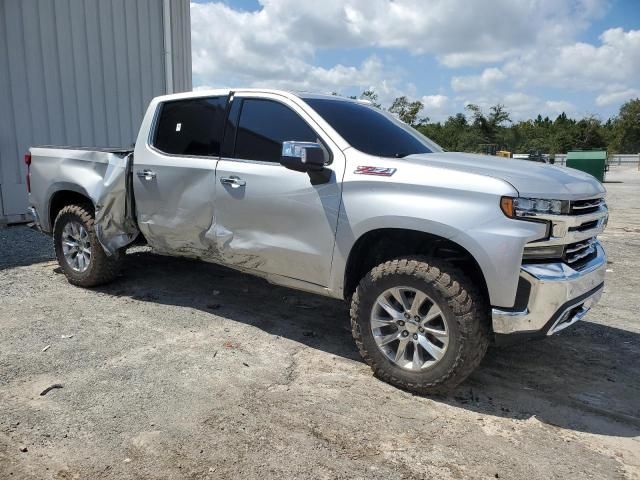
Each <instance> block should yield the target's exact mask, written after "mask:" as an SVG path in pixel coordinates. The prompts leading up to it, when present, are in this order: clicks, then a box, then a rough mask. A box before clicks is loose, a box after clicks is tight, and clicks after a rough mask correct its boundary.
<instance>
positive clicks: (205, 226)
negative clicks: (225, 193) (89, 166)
mask: <svg viewBox="0 0 640 480" xmlns="http://www.w3.org/2000/svg"><path fill="white" fill-rule="evenodd" d="M226 102H227V97H226V96H219V97H202V98H189V99H184V100H171V101H167V102H165V103H162V104H160V106H159V110H158V112H157V114H156V121H155V124H156V127H155V129H154V134H153V137H152V138H151V139H149V144H146V142H140V143H142V144H141V145H136V151H135V154H134V166H133V175H134V177H133V187H134V195H135V201H136V213H137V219H138V226H139V228H140V231H141V232H142V234H143V235H144V236H145V238H146V239H147V241H148V243H149V245H151V246H152V247H153V248H154V250H156V251H157V252H159V253H167V254H171V255H184V256H189V257H197V258H203V259H205V260H216V258H217V256H216V251H215V237H214V236H213V234H212V225H213V222H214V217H215V215H214V208H213V207H214V203H213V202H214V191H215V168H216V163H217V161H218V158H219V154H220V143H221V139H222V130H223V127H224V118H225V110H226Z"/></svg>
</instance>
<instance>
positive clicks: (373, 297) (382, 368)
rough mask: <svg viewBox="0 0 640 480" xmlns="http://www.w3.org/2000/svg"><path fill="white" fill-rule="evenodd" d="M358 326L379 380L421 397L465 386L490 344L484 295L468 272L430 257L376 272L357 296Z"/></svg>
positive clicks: (359, 339)
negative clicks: (423, 394)
mask: <svg viewBox="0 0 640 480" xmlns="http://www.w3.org/2000/svg"><path fill="white" fill-rule="evenodd" d="M351 326H352V333H353V336H354V338H355V340H356V344H357V345H358V349H359V350H360V353H361V355H362V357H363V358H364V360H365V361H366V362H367V363H368V364H369V365H370V366H371V368H372V369H373V371H374V373H375V374H376V376H378V377H379V378H381V379H382V380H384V381H386V382H389V383H391V384H393V385H396V386H398V387H401V388H404V389H406V390H410V391H414V392H417V393H427V394H428V393H444V392H446V391H448V390H450V389H452V388H453V387H455V386H456V385H458V384H459V383H460V382H462V381H463V380H464V379H465V378H466V377H467V376H468V375H469V374H470V373H471V372H472V371H473V370H474V369H475V368H476V367H477V366H478V365H479V364H480V361H481V360H482V358H483V357H484V354H485V352H486V350H487V346H488V344H489V328H488V308H487V307H486V302H485V300H484V297H483V295H482V294H481V293H480V292H479V291H478V289H476V288H475V287H474V285H473V284H472V282H471V281H470V280H469V279H468V278H467V277H466V276H465V275H464V274H463V273H462V272H460V271H459V270H457V269H456V268H454V267H453V266H451V265H449V264H447V263H445V262H441V261H439V260H437V259H432V258H427V257H413V258H403V259H398V260H392V261H389V262H386V263H383V264H381V265H379V266H377V267H375V268H374V269H373V270H371V271H370V272H369V273H368V274H367V275H366V276H365V277H364V278H363V279H362V281H361V282H360V284H359V285H358V288H357V289H356V292H355V294H354V296H353V299H352V304H351Z"/></svg>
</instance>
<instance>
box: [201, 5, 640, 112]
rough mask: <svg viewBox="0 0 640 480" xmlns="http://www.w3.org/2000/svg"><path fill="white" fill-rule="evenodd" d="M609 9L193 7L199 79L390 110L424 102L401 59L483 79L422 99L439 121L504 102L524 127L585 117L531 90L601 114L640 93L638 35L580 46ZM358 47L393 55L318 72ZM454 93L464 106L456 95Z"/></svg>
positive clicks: (614, 32) (465, 79)
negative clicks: (329, 57)
mask: <svg viewBox="0 0 640 480" xmlns="http://www.w3.org/2000/svg"><path fill="white" fill-rule="evenodd" d="M610 1H611V0H486V1H484V2H469V1H468V0H430V2H428V3H427V2H424V1H423V0H322V1H321V2H311V1H302V0H259V2H260V8H259V9H258V10H256V11H241V10H236V9H234V8H231V7H229V6H228V5H226V4H225V3H222V2H221V1H218V2H213V3H207V4H199V3H192V4H191V21H192V49H193V73H194V80H195V84H196V85H198V84H200V85H203V84H206V85H211V86H214V87H233V86H235V87H238V86H253V87H257V86H265V87H267V86H268V87H278V88H287V89H294V90H314V91H323V92H331V91H337V92H341V93H344V92H345V91H348V92H349V93H355V92H357V91H362V90H365V89H369V88H373V89H374V90H375V91H376V92H377V93H378V95H379V99H380V101H381V103H383V104H386V105H388V104H390V103H391V101H392V100H393V99H394V98H395V97H397V96H400V95H407V96H409V97H410V98H421V96H422V95H424V93H425V92H418V91H417V90H418V89H417V88H416V87H415V86H413V85H412V84H411V83H410V82H409V81H408V79H407V75H406V72H403V71H402V70H399V69H398V68H399V67H397V66H395V63H394V59H393V53H394V52H395V51H396V50H398V51H404V52H410V53H412V54H414V55H417V56H421V55H429V56H433V57H435V58H436V59H437V60H438V61H439V62H440V63H441V65H443V67H442V68H445V67H448V68H459V67H473V68H475V69H477V68H481V69H482V70H481V71H479V72H478V73H474V74H471V75H460V74H458V75H454V76H453V77H452V78H451V79H450V80H449V83H450V84H449V85H448V86H447V85H443V86H442V87H443V88H440V89H438V90H440V92H439V94H435V95H425V96H422V98H421V101H422V102H423V103H424V104H425V114H426V115H429V116H430V117H431V118H432V119H440V118H445V117H446V116H447V115H448V114H451V113H455V112H456V111H460V110H461V108H462V107H463V105H462V103H461V100H469V101H471V102H473V103H478V104H482V102H484V101H486V102H493V103H497V102H501V103H505V104H507V106H508V107H510V108H511V109H512V110H511V111H512V112H513V115H514V117H516V118H519V117H520V116H525V115H528V114H530V113H531V114H537V113H538V111H540V112H542V113H543V114H545V112H548V114H550V115H552V114H557V113H560V112H561V111H567V113H569V112H571V111H574V112H575V110H576V107H575V105H573V104H571V103H569V102H567V101H565V100H563V99H552V100H548V99H542V98H540V97H539V95H540V93H539V92H537V93H536V95H532V94H531V93H530V91H531V90H532V89H533V88H534V87H536V86H543V87H558V88H564V89H568V90H571V91H576V90H586V91H591V92H594V93H593V95H594V97H595V98H594V100H593V102H595V105H598V106H605V105H611V104H614V103H616V102H618V101H622V100H623V99H624V96H625V95H627V94H628V93H631V94H633V93H634V92H635V93H637V92H638V86H639V85H640V30H631V31H624V30H622V29H620V28H612V29H609V30H607V31H605V32H604V33H603V34H602V35H601V37H600V42H599V44H597V45H593V44H589V43H584V42H576V40H575V39H576V38H577V35H578V34H579V33H580V32H583V31H584V30H585V29H586V27H588V26H589V25H590V23H591V22H592V21H593V20H594V19H595V18H598V17H600V16H602V15H603V14H604V13H605V12H606V10H607V8H608V6H609V3H610ZM358 48H383V49H386V52H378V53H376V54H375V55H371V56H369V57H368V58H365V59H364V60H363V61H358V62H355V63H353V64H350V63H348V62H341V63H339V62H336V63H335V64H326V63H325V64H323V65H318V62H317V58H316V56H317V54H318V53H320V52H322V51H324V50H332V49H349V50H353V49H358ZM472 71H473V70H472ZM427 74H429V72H427ZM445 81H447V80H445ZM613 85H615V88H613V87H612V86H613ZM449 88H450V90H451V91H453V92H455V93H457V94H462V95H464V98H463V99H460V98H457V99H456V98H452V96H448V93H449ZM512 90H516V91H515V93H514V92H513V91H512ZM536 109H538V110H536Z"/></svg>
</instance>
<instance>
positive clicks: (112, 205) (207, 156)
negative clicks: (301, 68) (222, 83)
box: [25, 89, 608, 393]
mask: <svg viewBox="0 0 640 480" xmlns="http://www.w3.org/2000/svg"><path fill="white" fill-rule="evenodd" d="M25 161H26V162H27V164H28V165H29V174H28V175H29V178H28V185H29V188H30V202H31V205H32V210H31V211H32V214H33V216H34V217H35V219H36V224H37V225H38V226H39V227H40V228H41V230H42V231H44V232H46V233H49V234H52V235H53V238H54V245H55V251H56V255H57V258H58V261H59V262H60V266H61V267H62V269H63V270H64V272H65V274H66V276H67V278H68V280H69V282H70V283H72V284H74V285H79V286H82V287H93V286H96V285H98V284H101V283H104V282H107V281H110V280H112V279H113V278H114V277H116V275H117V272H118V268H119V266H120V265H121V262H122V261H123V260H124V258H125V255H124V252H125V249H126V247H127V246H128V245H130V244H131V243H132V242H144V243H146V244H148V245H149V246H151V247H152V249H153V250H154V251H155V252H157V253H159V254H163V255H174V256H185V257H191V258H198V259H202V260H205V261H209V262H215V263H219V264H223V265H226V266H229V267H232V268H236V269H238V270H242V271H245V272H248V273H251V274H254V275H259V276H262V277H264V278H266V279H267V280H268V281H270V282H272V283H275V284H279V285H285V286H287V287H291V288H295V289H300V290H305V291H308V292H313V293H317V294H320V295H326V296H329V297H334V298H339V299H344V300H346V301H347V302H350V305H351V325H352V332H353V336H354V338H355V341H356V344H357V346H358V349H359V350H360V353H361V354H362V356H363V358H364V359H365V361H366V362H367V363H368V364H369V365H370V366H371V368H372V369H373V371H374V372H375V373H376V375H377V376H378V377H379V378H381V379H383V380H385V381H388V382H390V383H392V384H394V385H397V386H399V387H402V388H405V389H408V390H412V391H415V392H420V393H438V392H444V391H446V390H449V389H451V388H452V387H454V386H455V385H457V384H458V383H460V382H461V381H462V380H464V379H465V378H466V377H467V376H468V375H469V374H470V373H471V372H472V371H473V370H474V369H475V368H476V367H477V366H478V364H479V363H480V361H481V360H482V358H483V356H484V354H485V351H486V349H487V346H488V345H489V344H490V343H491V342H496V343H504V342H511V341H513V340H515V339H521V338H523V337H532V336H545V335H551V334H553V333H556V332H558V331H559V330H562V329H563V328H566V327H567V326H569V325H571V324H573V323H574V322H576V321H577V320H579V319H581V318H583V317H584V315H585V314H586V312H587V311H588V310H589V309H590V308H591V306H592V305H593V304H594V303H595V302H596V301H597V300H598V299H599V297H600V295H601V293H602V290H603V282H604V272H605V265H606V258H605V253H604V251H603V249H602V247H601V245H600V243H599V242H598V240H597V239H596V237H597V235H598V234H599V233H600V232H602V231H603V229H604V227H605V225H606V223H607V219H608V210H607V206H606V204H605V201H604V195H605V190H604V188H603V186H602V185H601V184H600V183H599V182H598V181H596V180H595V179H594V178H593V177H592V176H590V175H587V174H585V173H582V172H579V171H577V170H572V169H569V168H562V167H556V166H551V165H545V164H536V163H527V162H525V163H523V162H519V161H514V160H509V159H504V158H495V157H489V156H484V155H472V154H463V153H452V152H445V151H443V150H442V148H440V147H439V146H438V145H436V144H435V143H433V142H432V141H431V140H429V139H428V138H425V137H423V136H422V135H420V134H419V133H418V132H417V131H416V130H414V129H413V128H410V127H408V126H407V125H405V124H403V123H402V122H400V121H398V120H397V119H395V118H394V117H393V116H391V115H389V114H388V113H386V112H384V111H381V110H379V109H376V108H374V107H372V106H370V105H368V104H365V103H362V102H359V101H353V100H348V99H344V98H339V97H335V96H323V95H312V94H296V93H291V92H285V91H277V90H254V89H246V90H234V91H229V90H211V91H202V92H190V93H186V94H178V95H169V96H164V97H159V98H156V99H154V100H153V101H152V102H151V104H150V105H149V108H148V110H147V113H146V115H145V117H144V120H143V122H142V126H141V127H140V132H139V134H138V138H137V142H136V144H135V148H134V149H133V150H104V149H103V150H96V149H92V150H87V149H84V148H71V147H67V148H60V147H34V148H31V149H30V151H29V153H28V154H27V155H26V156H25ZM256 307H257V308H259V305H257V306H256Z"/></svg>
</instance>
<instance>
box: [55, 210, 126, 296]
mask: <svg viewBox="0 0 640 480" xmlns="http://www.w3.org/2000/svg"><path fill="white" fill-rule="evenodd" d="M72 221H73V222H77V223H80V224H81V225H82V226H84V228H85V230H86V232H87V233H88V237H89V248H90V250H91V259H90V261H89V266H88V268H87V269H86V270H85V271H82V272H80V271H76V270H74V269H73V267H72V265H71V264H70V263H69V262H68V261H67V259H66V258H65V255H64V252H63V247H62V236H63V230H64V227H65V225H67V224H68V223H69V222H72ZM93 221H94V216H93V209H92V208H91V207H90V206H88V205H68V206H66V207H64V208H63V209H62V210H60V212H59V213H58V216H57V217H56V220H55V223H54V226H53V244H54V248H55V251H56V257H57V259H58V263H59V264H60V267H61V268H62V271H63V272H64V274H65V276H66V277H67V280H68V281H69V283H71V284H73V285H77V286H79V287H85V288H89V287H96V286H98V285H102V284H104V283H108V282H110V281H112V280H113V279H114V278H115V277H116V276H117V275H118V272H119V271H120V268H121V266H122V260H123V257H124V255H123V252H117V253H116V254H115V255H112V256H108V255H107V254H106V253H105V251H104V249H103V248H102V245H100V242H98V238H97V237H96V232H95V229H94V227H93Z"/></svg>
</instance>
